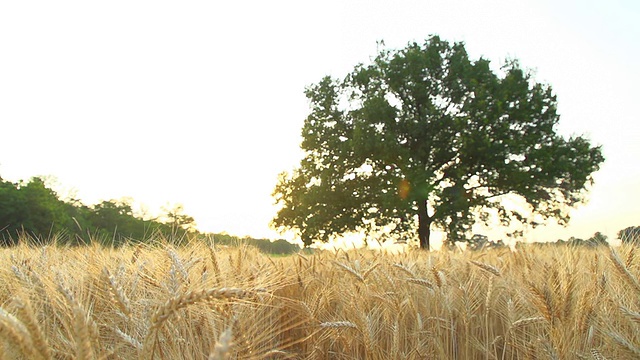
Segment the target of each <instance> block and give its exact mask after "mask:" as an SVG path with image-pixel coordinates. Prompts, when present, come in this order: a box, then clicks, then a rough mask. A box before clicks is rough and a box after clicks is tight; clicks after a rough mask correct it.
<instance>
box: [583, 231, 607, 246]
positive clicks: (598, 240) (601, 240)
mask: <svg viewBox="0 0 640 360" xmlns="http://www.w3.org/2000/svg"><path fill="white" fill-rule="evenodd" d="M586 242H587V244H588V245H590V246H598V245H605V246H608V245H609V242H608V241H607V236H606V235H604V234H602V233H601V232H599V231H598V232H596V233H595V234H593V236H592V237H590V238H589V239H587V241H586Z"/></svg>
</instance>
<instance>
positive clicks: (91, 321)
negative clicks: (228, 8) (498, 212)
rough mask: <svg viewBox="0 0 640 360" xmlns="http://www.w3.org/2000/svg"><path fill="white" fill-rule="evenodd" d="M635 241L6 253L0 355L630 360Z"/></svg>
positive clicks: (639, 271) (638, 344)
mask: <svg viewBox="0 0 640 360" xmlns="http://www.w3.org/2000/svg"><path fill="white" fill-rule="evenodd" d="M639 277H640V259H639V258H638V250H637V249H636V248H633V247H631V246H623V247H618V248H615V249H610V248H607V247H601V248H595V249H593V248H592V249H589V248H570V247H560V246H557V247H554V246H548V247H524V248H520V249H518V251H516V252H511V251H510V250H508V249H503V250H490V251H485V252H466V253H460V252H432V253H427V252H422V251H417V250H416V251H408V252H405V253H402V254H395V255H393V254H385V253H381V252H374V251H367V250H357V251H356V250H352V251H347V252H344V251H338V252H337V253H334V252H318V253H315V254H304V255H303V254H300V255H293V256H289V257H281V258H273V257H269V256H267V255H263V254H261V253H259V252H258V251H256V250H254V249H252V248H247V247H239V248H224V249H222V248H216V247H214V246H211V245H207V244H203V243H199V244H194V245H190V246H187V247H181V248H174V247H171V246H170V245H166V244H156V245H153V246H151V245H144V246H132V247H124V248H120V249H104V248H101V247H98V246H92V247H79V248H60V247H55V246H48V247H28V246H19V247H17V248H10V249H0V358H2V359H94V358H101V359H637V358H640V280H639Z"/></svg>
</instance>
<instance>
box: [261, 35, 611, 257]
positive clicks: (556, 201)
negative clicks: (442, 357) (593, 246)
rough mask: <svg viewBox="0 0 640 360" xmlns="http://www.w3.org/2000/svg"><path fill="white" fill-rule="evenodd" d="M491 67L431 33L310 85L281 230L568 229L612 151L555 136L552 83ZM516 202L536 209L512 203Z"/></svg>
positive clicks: (310, 236)
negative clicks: (495, 221)
mask: <svg viewBox="0 0 640 360" xmlns="http://www.w3.org/2000/svg"><path fill="white" fill-rule="evenodd" d="M489 65H490V64H489V61H488V60H485V59H482V58H480V59H478V60H475V61H472V60H470V59H469V56H468V54H467V52H466V50H465V47H464V44H463V43H454V44H449V43H448V42H446V41H443V40H441V39H440V38H439V37H437V36H432V37H431V38H429V39H427V40H426V41H425V42H424V43H423V44H418V43H412V44H409V45H408V46H407V47H406V48H404V49H401V50H382V51H380V53H379V54H378V55H377V57H376V58H375V59H374V61H373V62H372V63H371V64H369V65H362V64H361V65H358V66H356V67H355V69H354V70H353V71H352V72H351V73H350V74H348V75H347V76H346V77H345V78H344V79H343V80H338V79H333V78H330V77H325V78H324V79H322V80H321V81H320V82H319V83H317V84H314V85H312V86H310V87H308V88H307V89H306V95H307V97H308V99H309V100H310V108H311V112H310V114H309V116H308V117H307V118H306V120H305V122H304V126H303V128H302V137H303V140H302V144H301V148H302V149H303V150H304V158H303V159H302V160H301V163H300V166H299V167H297V168H295V169H294V170H293V171H292V172H291V173H287V172H285V173H282V174H281V175H280V176H279V181H278V184H277V185H276V187H275V190H274V192H273V196H274V198H275V200H276V203H277V204H279V205H280V207H281V208H280V210H279V211H278V213H277V215H276V217H275V218H274V219H273V221H272V226H274V227H275V228H277V229H279V230H285V229H291V230H294V231H295V232H297V234H298V235H299V236H300V237H301V238H302V240H303V241H304V243H305V244H310V243H312V242H313V241H315V240H322V241H326V240H328V239H329V238H331V237H334V236H338V235H340V234H343V233H346V232H352V231H355V232H361V231H365V232H368V231H378V230H384V231H388V232H389V233H392V234H393V233H395V234H401V233H406V232H408V231H415V229H416V224H417V232H418V238H419V243H420V247H422V248H426V249H428V248H429V245H430V231H431V227H432V226H434V227H436V228H438V229H442V230H446V231H447V233H448V234H447V235H448V239H449V241H453V240H460V239H463V237H464V234H465V233H468V231H469V230H470V228H471V226H472V225H473V223H474V222H475V221H476V220H480V221H484V222H489V221H490V218H491V216H490V214H491V209H493V210H494V211H495V212H496V213H497V214H496V216H498V217H499V219H500V220H501V222H502V223H503V224H509V223H510V221H512V220H515V221H517V222H519V223H522V224H530V225H532V226H535V225H537V224H539V223H540V221H542V220H546V219H549V218H555V219H557V221H558V222H559V223H560V224H566V223H567V222H568V221H569V213H568V209H569V208H570V207H572V206H575V205H577V204H579V203H581V202H583V201H584V200H585V191H584V189H585V187H586V186H587V185H588V184H590V183H592V181H593V180H592V176H591V174H592V173H593V172H594V171H596V170H598V169H599V165H600V164H601V163H602V162H603V161H604V158H603V156H602V152H601V148H600V147H592V146H591V145H590V143H589V141H588V140H587V139H585V138H583V137H580V136H573V137H570V138H568V139H565V138H563V137H562V136H560V135H558V134H556V133H555V129H554V128H555V126H556V125H557V123H558V121H559V115H558V114H557V111H556V107H557V103H556V97H555V95H554V94H553V93H552V90H551V87H550V86H548V85H544V84H539V83H536V82H535V81H534V79H533V76H532V75H531V74H530V73H529V72H526V71H524V70H522V69H521V68H520V66H519V64H518V62H517V61H510V62H508V63H507V64H505V65H504V66H503V67H502V69H501V70H500V71H499V72H498V73H497V74H496V73H494V72H493V71H492V70H491V68H490V66H489ZM508 196H512V197H518V198H519V199H521V200H524V202H525V203H526V206H521V207H518V208H513V207H508V206H506V205H505V204H504V202H503V201H501V200H503V199H504V198H505V197H508Z"/></svg>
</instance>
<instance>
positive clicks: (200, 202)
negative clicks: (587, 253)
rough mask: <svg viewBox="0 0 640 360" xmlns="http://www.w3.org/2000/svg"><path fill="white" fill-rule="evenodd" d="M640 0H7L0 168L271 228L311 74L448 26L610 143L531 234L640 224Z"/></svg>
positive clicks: (576, 128) (238, 230) (0, 69)
mask: <svg viewBox="0 0 640 360" xmlns="http://www.w3.org/2000/svg"><path fill="white" fill-rule="evenodd" d="M638 19H640V3H639V2H637V1H635V0H626V1H614V0H603V1H584V0H583V1H577V0H575V1H569V0H567V1H565V0H559V1H552V0H548V1H546V0H545V1H534V0H530V1H513V0H510V1H506V0H504V1H488V0H485V1H473V2H472V1H461V0H454V1H452V0H441V1H404V0H396V1H380V0H376V1H346V0H328V1H327V0H323V1H271V2H265V1H237V2H231V1H228V2H214V1H157V0H156V1H135V0H127V1H121V0H112V1H108V2H95V1H64V0H61V1H29V2H27V1H4V2H1V3H0V134H1V135H0V176H2V177H3V178H4V179H7V180H12V181H17V180H19V179H28V178H29V177H31V176H36V175H53V176H55V177H57V179H58V182H59V183H60V186H61V187H62V188H65V189H75V191H76V194H77V196H78V197H79V198H80V199H82V200H84V201H85V202H86V203H95V202H98V201H100V200H103V199H104V200H108V199H113V198H121V197H125V196H126V197H131V198H133V199H135V200H136V201H137V202H138V203H140V204H144V206H145V207H146V208H147V209H148V210H149V211H150V212H152V213H153V212H157V211H159V209H160V207H161V206H163V205H165V204H167V203H182V204H184V209H185V211H186V213H188V214H190V215H192V216H194V217H195V219H196V221H197V223H198V225H199V227H200V229H201V230H204V231H213V232H222V231H227V232H229V233H231V234H236V235H240V236H243V235H251V236H254V237H277V236H278V235H277V234H275V233H274V232H273V231H271V230H270V229H269V228H268V223H269V220H270V219H271V218H272V217H273V216H274V214H275V208H274V207H273V200H272V198H271V196H270V194H271V192H272V190H273V187H274V185H275V183H276V178H277V174H278V173H279V172H281V171H283V170H290V169H291V168H293V167H294V166H295V165H296V164H297V163H298V161H299V159H300V156H301V152H300V151H299V147H298V145H299V143H300V140H301V139H300V135H299V134H300V129H301V127H302V123H303V120H304V118H305V117H306V115H307V112H308V107H307V106H308V104H307V100H306V98H305V97H304V94H303V90H304V88H305V86H307V85H309V84H311V83H314V82H317V81H319V80H320V79H321V78H322V77H323V76H324V75H333V76H336V77H343V76H344V75H345V74H346V73H347V72H348V71H350V70H351V69H352V68H353V66H354V65H356V64H357V63H359V62H367V61H368V60H369V59H370V58H371V57H372V56H374V55H375V53H376V41H377V40H381V39H382V40H384V41H385V43H386V45H387V46H388V47H394V48H400V47H403V46H404V45H406V43H407V42H409V41H422V40H424V39H425V38H427V37H428V36H429V35H430V34H439V35H440V36H441V37H442V38H444V39H446V40H449V41H465V42H466V46H467V50H468V51H469V52H470V54H471V56H472V57H473V58H477V57H479V56H484V57H486V58H488V59H490V60H492V61H493V62H494V63H495V65H496V66H499V65H500V64H501V63H502V62H503V61H504V60H505V59H507V58H518V59H519V60H520V62H521V64H522V65H523V66H524V67H527V68H533V69H535V71H536V74H537V75H536V76H537V80H539V81H542V82H546V83H549V84H551V85H552V87H553V88H554V90H555V93H556V94H557V95H558V101H559V110H560V112H561V114H562V118H561V126H560V131H561V132H562V133H563V134H585V135H587V136H589V137H590V138H591V139H592V141H593V142H595V143H597V144H602V145H603V146H604V153H605V156H606V158H607V161H606V163H605V164H604V166H603V168H602V170H601V171H600V172H599V173H597V174H596V176H595V178H596V184H595V186H594V187H593V189H592V191H591V196H590V198H591V200H590V202H589V204H588V205H586V206H584V207H582V208H580V209H578V210H576V211H575V212H574V219H573V221H572V223H571V225H570V226H569V228H567V229H562V228H557V227H547V228H545V229H539V230H536V231H534V232H528V233H527V238H528V239H530V240H545V239H552V240H555V239H557V238H559V237H562V238H568V237H569V236H579V237H585V238H586V237H589V236H591V235H592V234H593V233H594V232H595V231H602V232H604V233H605V234H606V235H609V236H610V237H614V236H615V233H616V232H617V231H618V230H620V229H622V228H624V227H627V226H631V225H640V216H639V215H640V211H639V210H640V141H639V139H640V124H639V120H640V118H639V115H638V111H637V109H636V106H635V105H636V104H637V103H638V99H639V98H640V90H639V86H640V85H639V84H640V70H639V69H638V66H637V64H638V59H640V22H639V21H638Z"/></svg>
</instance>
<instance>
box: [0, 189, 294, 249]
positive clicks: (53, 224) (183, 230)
mask: <svg viewBox="0 0 640 360" xmlns="http://www.w3.org/2000/svg"><path fill="white" fill-rule="evenodd" d="M158 239H162V240H163V241H169V242H173V243H178V244H180V243H185V242H189V241H197V240H198V239H212V240H213V241H214V242H215V243H216V244H220V245H226V246H234V245H238V244H247V245H251V246H255V247H257V248H259V249H260V250H262V251H264V252H269V253H274V254H286V253H292V252H296V251H298V250H299V249H300V248H299V247H298V246H297V245H294V244H291V243H289V242H287V241H285V240H278V241H275V242H271V241H270V240H268V239H252V238H239V237H236V236H232V235H227V234H203V233H200V232H199V231H198V230H197V229H196V227H195V221H194V219H193V217H191V216H189V215H186V214H184V211H183V209H182V206H180V205H177V206H174V207H173V208H171V209H165V210H164V213H163V214H161V215H160V216H158V217H155V218H146V217H142V216H140V215H138V214H135V212H134V211H133V209H132V204H131V203H130V202H129V201H127V200H109V201H102V202H100V203H98V204H95V205H89V206H87V205H85V204H83V203H82V202H80V201H79V200H77V199H65V200H62V199H60V197H59V196H58V194H57V193H56V192H55V191H54V190H53V189H51V188H50V187H49V186H47V184H46V181H45V180H43V179H42V178H40V177H34V178H31V179H30V180H29V181H19V182H17V183H12V182H9V181H5V180H4V179H2V178H1V177H0V246H3V247H6V246H13V245H16V244H18V243H19V242H20V241H30V242H33V243H37V244H38V245H46V244H51V243H53V242H55V243H56V244H59V245H86V244H91V243H95V242H98V243H100V244H101V245H104V246H121V245H123V244H127V243H144V242H148V241H157V240H158Z"/></svg>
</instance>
